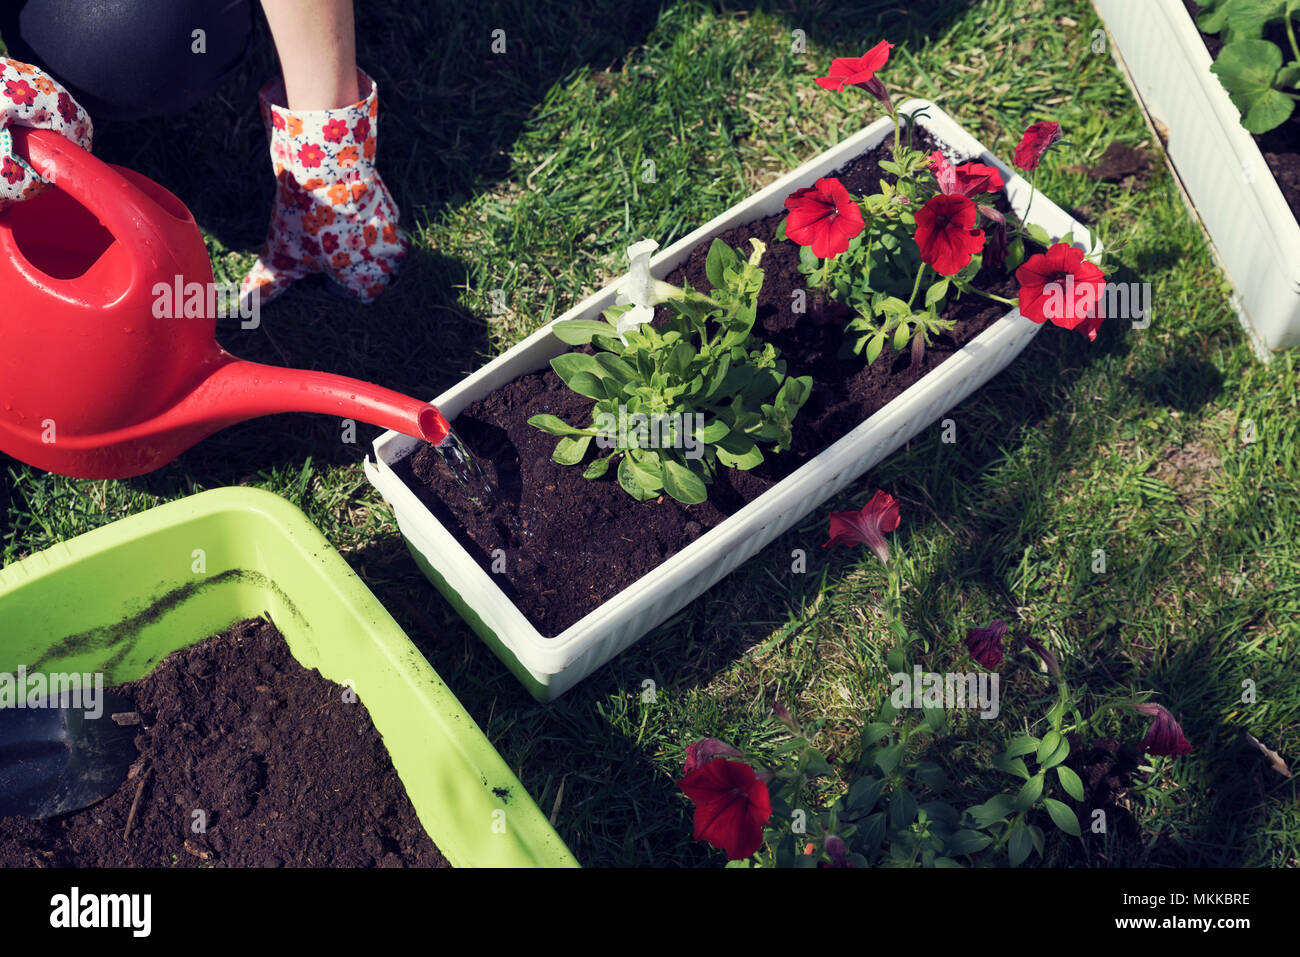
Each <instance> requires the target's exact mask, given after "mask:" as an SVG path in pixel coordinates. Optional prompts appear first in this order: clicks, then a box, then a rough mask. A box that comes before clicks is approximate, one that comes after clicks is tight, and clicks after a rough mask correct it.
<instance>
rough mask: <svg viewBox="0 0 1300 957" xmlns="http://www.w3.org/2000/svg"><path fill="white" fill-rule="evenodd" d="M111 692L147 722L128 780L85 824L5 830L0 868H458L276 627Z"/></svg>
mask: <svg viewBox="0 0 1300 957" xmlns="http://www.w3.org/2000/svg"><path fill="white" fill-rule="evenodd" d="M114 690H116V691H117V692H118V693H120V694H122V695H123V696H124V697H126V698H127V699H128V700H130V701H132V702H133V703H134V704H135V707H136V710H137V712H138V714H139V715H140V717H141V719H142V723H141V726H140V727H141V729H142V730H141V732H140V734H139V735H137V736H136V742H135V743H136V747H137V748H138V749H139V750H140V758H139V760H137V761H136V763H135V765H134V766H133V767H132V776H131V777H130V778H128V779H127V780H126V781H125V782H124V783H123V784H122V786H121V787H119V788H118V789H117V791H115V792H114V793H113V794H111V795H109V796H108V797H106V798H105V799H104V800H102V801H100V802H99V803H97V804H93V805H91V806H90V807H88V808H84V809H83V810H80V811H76V812H74V813H71V814H66V815H63V816H62V817H58V818H51V819H48V820H44V821H30V820H27V819H26V818H21V817H9V818H4V819H3V820H0V866H3V867H213V866H217V867H281V866H285V867H373V866H379V867H403V866H409V867H448V866H450V865H449V864H448V863H447V862H446V860H444V859H443V857H442V855H441V854H440V853H439V852H438V849H437V848H436V847H435V846H434V844H433V842H432V841H431V840H430V839H429V835H428V834H427V833H426V832H425V830H424V828H423V827H422V826H421V825H420V821H419V818H417V817H416V814H415V809H414V808H413V807H412V806H411V801H410V798H408V797H407V795H406V790H405V788H404V787H403V786H402V782H401V780H400V779H399V778H398V776H397V772H396V770H394V768H393V763H392V760H391V759H390V758H389V756H388V751H387V750H386V749H385V747H384V743H383V740H382V738H381V737H380V735H379V732H378V731H376V730H375V726H374V724H373V723H372V722H371V720H370V714H369V712H367V711H366V707H365V705H364V704H362V703H361V702H360V701H358V700H357V699H356V697H355V695H350V696H348V699H347V700H345V693H344V688H343V687H342V686H341V685H337V684H335V683H334V682H332V681H327V680H326V679H325V678H323V677H322V676H321V674H320V672H318V671H316V670H315V669H312V670H310V671H309V670H308V669H306V668H304V667H303V666H302V665H301V664H299V663H298V661H297V660H296V659H295V658H294V657H293V655H292V654H291V653H290V652H289V646H288V645H287V644H286V643H285V640H284V638H283V637H282V636H281V635H280V633H279V632H278V631H277V630H276V628H275V626H274V625H272V624H271V623H269V622H267V621H260V620H257V619H253V620H249V621H243V622H240V623H239V624H237V625H234V626H233V627H232V628H230V629H228V630H227V631H226V632H224V633H223V634H221V635H217V636H215V637H213V638H208V639H206V640H204V641H201V642H199V643H198V644H195V645H193V646H191V647H189V648H185V649H182V650H181V651H178V652H176V653H175V654H172V655H170V656H168V657H167V658H166V659H165V660H164V661H163V662H162V663H161V664H159V665H158V667H157V668H155V669H154V670H153V671H152V672H151V673H150V674H149V675H147V676H146V677H144V678H142V679H140V680H139V681H134V682H131V683H129V684H125V685H121V686H120V687H118V688H116V689H114ZM133 805H134V806H135V814H134V815H132V813H131V809H132V806H133ZM196 810H202V811H203V812H204V814H205V815H206V831H205V832H204V833H199V834H196V833H194V832H193V831H192V829H191V824H192V822H193V821H194V812H195V811H196ZM128 819H130V820H131V827H130V830H129V832H127V821H128ZM124 834H125V837H124Z"/></svg>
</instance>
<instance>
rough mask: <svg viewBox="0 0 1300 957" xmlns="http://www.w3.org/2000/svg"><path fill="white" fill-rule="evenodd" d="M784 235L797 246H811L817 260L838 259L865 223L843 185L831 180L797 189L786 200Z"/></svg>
mask: <svg viewBox="0 0 1300 957" xmlns="http://www.w3.org/2000/svg"><path fill="white" fill-rule="evenodd" d="M785 208H786V209H788V210H789V211H790V213H789V215H788V216H786V219H785V235H786V237H787V238H788V239H789V240H790V241H791V242H795V243H798V244H799V245H800V246H811V247H812V251H813V255H814V256H816V257H817V258H819V259H828V258H830V257H832V256H838V255H839V254H840V253H842V252H844V251H845V250H846V249H848V248H849V240H850V239H852V238H853V237H854V236H856V235H858V233H860V232H862V230H863V228H864V227H865V226H866V223H865V222H864V221H863V219H862V210H860V209H858V204H857V203H855V202H853V200H852V198H851V197H850V196H849V191H848V190H847V189H845V188H844V184H843V183H841V182H840V181H839V180H838V179H835V178H833V177H831V178H825V179H819V180H818V181H817V182H816V183H815V184H814V185H812V186H810V187H807V188H805V189H797V190H795V191H794V192H793V193H791V194H790V195H789V196H788V197H786V201H785Z"/></svg>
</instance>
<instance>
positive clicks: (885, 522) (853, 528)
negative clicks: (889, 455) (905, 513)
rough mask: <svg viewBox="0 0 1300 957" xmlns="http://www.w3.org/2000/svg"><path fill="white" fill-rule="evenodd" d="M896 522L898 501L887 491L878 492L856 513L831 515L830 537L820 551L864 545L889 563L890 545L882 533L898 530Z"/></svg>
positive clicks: (897, 520) (835, 513) (897, 521)
mask: <svg viewBox="0 0 1300 957" xmlns="http://www.w3.org/2000/svg"><path fill="white" fill-rule="evenodd" d="M899 521H900V517H899V512H898V499H896V498H894V496H892V495H890V494H889V493H888V492H883V491H878V492H876V494H875V495H873V496H871V501H870V502H868V503H867V504H866V505H864V506H862V508H860V509H859V510H858V511H856V512H831V519H830V536H831V537H830V540H829V541H827V542H826V543H825V544H824V545H822V548H829V547H830V546H832V545H867V546H870V548H871V550H872V551H873V552H875V553H876V557H877V558H879V559H880V560H881V561H882V562H884V563H885V564H889V543H888V542H886V541H885V533H886V532H892V531H894V529H896V528H898V523H899Z"/></svg>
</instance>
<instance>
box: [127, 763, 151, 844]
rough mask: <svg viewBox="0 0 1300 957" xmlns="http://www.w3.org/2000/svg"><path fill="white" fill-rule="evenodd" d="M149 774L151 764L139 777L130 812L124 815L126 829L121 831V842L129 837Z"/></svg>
mask: <svg viewBox="0 0 1300 957" xmlns="http://www.w3.org/2000/svg"><path fill="white" fill-rule="evenodd" d="M151 774H153V765H152V764H151V765H149V767H147V768H145V769H144V774H142V775H140V783H139V784H138V785H137V786H136V789H135V799H134V800H133V801H132V802H131V810H130V811H129V812H128V813H127V815H126V827H125V828H124V829H123V831H122V840H123V841H125V840H126V839H127V838H128V837H130V836H131V825H132V824H134V823H135V814H136V811H138V810H140V798H141V797H142V796H143V795H144V786H145V785H146V784H147V783H148V782H149V775H151Z"/></svg>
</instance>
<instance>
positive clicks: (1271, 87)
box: [1196, 0, 1300, 135]
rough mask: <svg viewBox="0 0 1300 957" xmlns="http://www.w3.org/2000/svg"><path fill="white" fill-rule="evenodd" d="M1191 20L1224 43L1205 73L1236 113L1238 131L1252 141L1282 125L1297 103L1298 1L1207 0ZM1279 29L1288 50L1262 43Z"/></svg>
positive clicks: (1299, 81)
mask: <svg viewBox="0 0 1300 957" xmlns="http://www.w3.org/2000/svg"><path fill="white" fill-rule="evenodd" d="M1203 6H1205V7H1206V9H1204V10H1202V11H1201V13H1200V15H1199V16H1198V17H1197V18H1196V25H1197V26H1198V27H1200V28H1201V30H1202V31H1204V32H1205V33H1217V34H1220V35H1222V37H1223V39H1224V40H1225V41H1226V42H1225V43H1224V45H1223V48H1222V49H1221V50H1219V55H1218V56H1217V57H1216V58H1215V60H1214V65H1213V66H1212V67H1210V69H1211V70H1212V71H1213V72H1214V73H1216V74H1217V75H1218V77H1219V82H1221V83H1222V84H1223V87H1224V89H1226V90H1227V91H1228V95H1229V96H1230V97H1232V103H1233V105H1234V106H1236V107H1237V109H1238V111H1240V113H1241V125H1242V126H1244V127H1245V128H1246V129H1247V130H1249V131H1250V132H1251V133H1255V134H1256V135H1258V134H1260V133H1267V132H1268V131H1269V130H1271V129H1275V128H1277V127H1279V126H1281V125H1282V124H1283V123H1285V122H1286V121H1287V120H1288V119H1289V118H1290V117H1291V113H1292V111H1293V110H1294V109H1295V101H1296V100H1300V42H1297V40H1296V34H1297V32H1300V0H1206V2H1205V3H1204V4H1203ZM1274 23H1277V24H1281V26H1282V29H1283V31H1284V32H1285V34H1286V40H1287V49H1286V50H1285V51H1284V50H1283V49H1282V48H1280V47H1279V46H1278V45H1277V44H1276V43H1272V42H1270V41H1269V40H1266V39H1264V30H1265V28H1266V27H1268V26H1269V25H1270V24H1274Z"/></svg>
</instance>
